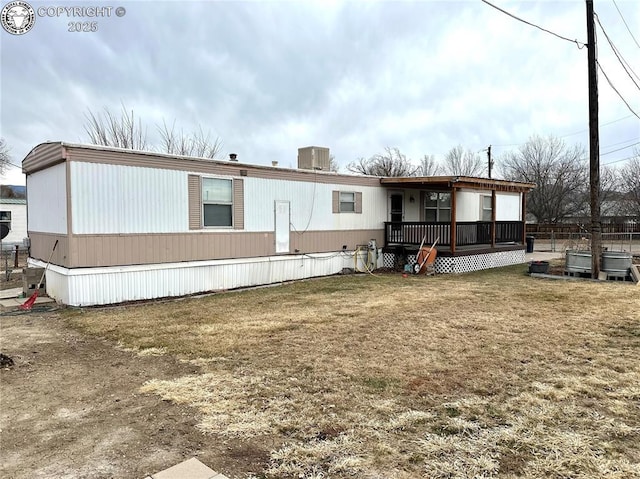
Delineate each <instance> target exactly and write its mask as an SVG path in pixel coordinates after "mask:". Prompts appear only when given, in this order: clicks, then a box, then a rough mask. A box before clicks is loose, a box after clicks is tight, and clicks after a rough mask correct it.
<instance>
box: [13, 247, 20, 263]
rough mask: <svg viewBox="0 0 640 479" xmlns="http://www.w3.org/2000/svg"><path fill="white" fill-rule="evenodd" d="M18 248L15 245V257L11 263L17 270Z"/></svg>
mask: <svg viewBox="0 0 640 479" xmlns="http://www.w3.org/2000/svg"><path fill="white" fill-rule="evenodd" d="M19 248H20V245H16V257H15V259H14V261H13V267H14V268H17V267H18V249H19Z"/></svg>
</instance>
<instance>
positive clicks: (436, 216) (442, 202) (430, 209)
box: [424, 191, 451, 222]
mask: <svg viewBox="0 0 640 479" xmlns="http://www.w3.org/2000/svg"><path fill="white" fill-rule="evenodd" d="M424 220H425V221H427V222H429V221H431V222H438V221H447V222H448V221H451V193H441V192H437V191H429V192H427V193H426V194H425V197H424Z"/></svg>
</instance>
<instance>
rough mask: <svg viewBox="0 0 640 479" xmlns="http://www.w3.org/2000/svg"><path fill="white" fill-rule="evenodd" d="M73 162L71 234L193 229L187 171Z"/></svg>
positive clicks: (71, 164)
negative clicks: (191, 226) (190, 217)
mask: <svg viewBox="0 0 640 479" xmlns="http://www.w3.org/2000/svg"><path fill="white" fill-rule="evenodd" d="M70 166H71V211H72V229H73V233H75V234H108V233H115V234H117V233H120V234H128V233H176V232H182V231H188V230H189V215H188V211H189V201H188V191H187V172H184V171H174V170H164V169H159V168H158V169H156V168H140V167H133V166H120V165H105V164H101V163H80V162H71V163H70ZM29 195H31V191H29ZM29 204H31V196H29ZM29 215H31V213H29Z"/></svg>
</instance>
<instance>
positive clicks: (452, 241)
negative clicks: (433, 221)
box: [449, 187, 456, 254]
mask: <svg viewBox="0 0 640 479" xmlns="http://www.w3.org/2000/svg"><path fill="white" fill-rule="evenodd" d="M450 228H451V229H450V231H449V244H450V245H451V246H450V248H451V254H455V252H456V189H455V188H453V187H452V188H451V227H450Z"/></svg>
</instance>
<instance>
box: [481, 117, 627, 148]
mask: <svg viewBox="0 0 640 479" xmlns="http://www.w3.org/2000/svg"><path fill="white" fill-rule="evenodd" d="M632 116H633V115H627V116H624V117H622V118H618V119H617V120H611V121H608V122H606V123H601V124H600V126H601V127H602V126H607V125H611V124H613V123H617V122H619V121H622V120H626V119H628V118H631V117H632ZM585 131H589V130H588V129H585V130H580V131H576V132H574V133H569V134H567V135H562V136H559V137H558V138H567V137H569V136H573V135H577V134H579V133H584V132H585ZM633 140H635V138H634V139H632V140H627V141H633ZM627 141H621V142H619V143H615V145H619V144H620V143H626V142H627ZM524 143H526V141H521V142H520V143H509V144H507V145H493V146H499V147H505V146H520V145H522V144H524ZM609 146H614V145H609Z"/></svg>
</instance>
